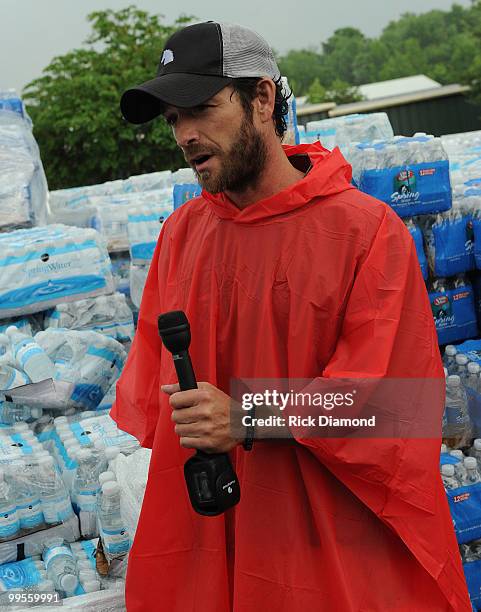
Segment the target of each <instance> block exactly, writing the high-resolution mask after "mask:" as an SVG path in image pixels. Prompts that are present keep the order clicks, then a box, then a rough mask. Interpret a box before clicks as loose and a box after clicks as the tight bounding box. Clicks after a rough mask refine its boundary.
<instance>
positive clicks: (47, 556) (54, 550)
mask: <svg viewBox="0 0 481 612" xmlns="http://www.w3.org/2000/svg"><path fill="white" fill-rule="evenodd" d="M57 555H62V556H68V557H70V558H71V559H72V560H73V559H74V555H73V552H72V551H71V550H70V548H69V547H68V546H65V545H64V544H62V545H61V546H52V547H51V548H47V550H46V551H45V552H44V554H43V560H44V562H45V567H46V568H47V571H48V570H49V565H50V562H51V560H52V559H53V558H54V557H56V556H57Z"/></svg>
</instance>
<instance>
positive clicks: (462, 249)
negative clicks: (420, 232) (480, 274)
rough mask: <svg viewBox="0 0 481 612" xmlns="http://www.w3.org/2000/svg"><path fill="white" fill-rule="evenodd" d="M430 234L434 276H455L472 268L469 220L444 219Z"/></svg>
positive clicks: (472, 251) (471, 237)
mask: <svg viewBox="0 0 481 612" xmlns="http://www.w3.org/2000/svg"><path fill="white" fill-rule="evenodd" d="M432 232H433V240H434V249H435V253H434V274H435V275H436V276H441V277H443V276H455V275H456V274H461V273H463V272H466V271H467V270H471V269H472V268H474V241H473V223H472V220H471V218H468V217H462V218H461V219H445V220H444V221H443V222H442V223H440V224H435V225H433V227H432ZM480 238H481V236H480Z"/></svg>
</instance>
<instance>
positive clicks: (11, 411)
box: [0, 402, 43, 425]
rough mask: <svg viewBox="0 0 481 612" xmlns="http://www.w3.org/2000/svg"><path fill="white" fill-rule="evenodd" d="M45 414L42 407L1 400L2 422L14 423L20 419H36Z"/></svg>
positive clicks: (0, 417)
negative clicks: (19, 404)
mask: <svg viewBox="0 0 481 612" xmlns="http://www.w3.org/2000/svg"><path fill="white" fill-rule="evenodd" d="M42 414H43V410H42V408H38V407H30V406H18V405H17V404H12V403H11V402H0V423H5V424H6V425H12V424H13V423H17V422H19V421H35V420H36V419H38V418H40V417H41V416H42Z"/></svg>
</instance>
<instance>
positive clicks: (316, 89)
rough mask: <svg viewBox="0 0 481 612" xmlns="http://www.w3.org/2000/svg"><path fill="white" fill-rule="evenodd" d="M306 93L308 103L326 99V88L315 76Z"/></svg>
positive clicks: (317, 102)
mask: <svg viewBox="0 0 481 612" xmlns="http://www.w3.org/2000/svg"><path fill="white" fill-rule="evenodd" d="M306 95H307V102H308V103H309V104H319V103H321V102H325V101H326V90H325V89H324V87H323V86H322V85H321V83H320V81H319V79H318V78H317V77H316V78H315V79H314V80H313V81H312V83H311V84H310V85H309V89H308V90H307V93H306Z"/></svg>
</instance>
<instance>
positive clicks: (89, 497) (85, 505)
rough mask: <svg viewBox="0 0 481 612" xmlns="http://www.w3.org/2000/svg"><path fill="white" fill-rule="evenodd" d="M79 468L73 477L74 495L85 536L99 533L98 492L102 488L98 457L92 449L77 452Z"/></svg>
mask: <svg viewBox="0 0 481 612" xmlns="http://www.w3.org/2000/svg"><path fill="white" fill-rule="evenodd" d="M76 460H77V464H78V467H77V470H76V472H75V476H74V479H73V485H72V497H73V501H74V504H75V506H76V512H77V514H78V515H79V519H80V527H81V533H82V535H83V536H84V537H95V536H96V535H97V521H96V510H97V494H98V492H99V489H100V484H99V471H98V462H97V457H96V456H95V455H93V453H92V452H91V451H90V450H86V449H85V450H83V449H82V450H79V451H78V453H77V457H76Z"/></svg>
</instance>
